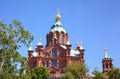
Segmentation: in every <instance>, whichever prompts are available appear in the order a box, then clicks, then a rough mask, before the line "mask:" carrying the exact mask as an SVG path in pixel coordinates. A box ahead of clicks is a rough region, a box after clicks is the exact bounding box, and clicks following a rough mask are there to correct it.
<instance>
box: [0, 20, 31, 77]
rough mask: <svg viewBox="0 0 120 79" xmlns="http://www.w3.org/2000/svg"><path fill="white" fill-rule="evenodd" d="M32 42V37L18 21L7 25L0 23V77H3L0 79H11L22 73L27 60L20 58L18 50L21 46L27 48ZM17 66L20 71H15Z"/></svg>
mask: <svg viewBox="0 0 120 79" xmlns="http://www.w3.org/2000/svg"><path fill="white" fill-rule="evenodd" d="M32 40H33V36H32V35H31V34H30V33H29V32H28V31H26V30H25V29H24V28H23V26H22V25H21V23H20V22H19V21H17V20H14V21H13V22H12V23H11V24H9V25H7V24H5V23H4V22H3V21H0V77H4V78H0V79H11V78H12V77H14V76H15V75H16V74H17V75H20V74H23V73H24V71H25V69H26V66H27V65H26V64H27V58H25V57H23V56H21V55H20V53H19V51H18V50H19V48H20V47H21V46H22V45H25V46H28V45H29V44H30V43H31V41H32ZM18 64H20V65H21V68H20V69H17V66H18ZM6 75H8V76H6ZM9 76H10V77H11V78H8V77H9Z"/></svg>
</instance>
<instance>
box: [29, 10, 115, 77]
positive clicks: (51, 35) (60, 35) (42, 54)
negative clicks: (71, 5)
mask: <svg viewBox="0 0 120 79" xmlns="http://www.w3.org/2000/svg"><path fill="white" fill-rule="evenodd" d="M60 19H61V16H60V14H59V12H58V14H57V16H56V19H55V23H54V24H53V26H51V28H50V31H49V32H48V33H47V35H46V46H45V47H44V48H43V45H42V39H40V40H39V42H38V44H37V45H36V48H35V50H33V49H32V46H30V47H29V49H28V67H29V68H30V69H32V68H35V67H38V66H46V67H47V68H48V70H49V72H50V78H51V79H60V78H61V77H62V76H63V75H64V68H65V67H66V66H67V65H68V64H70V63H71V62H74V61H77V62H78V63H80V64H82V63H84V51H85V49H84V48H83V46H82V43H80V42H78V43H77V44H76V48H75V50H73V49H71V47H72V45H71V44H70V42H69V34H68V33H67V32H66V30H65V28H64V26H63V25H62V23H61V21H60ZM104 50H105V52H104V57H103V59H102V67H103V73H104V75H105V76H106V79H107V75H106V74H107V72H108V71H109V70H110V69H111V68H112V66H113V64H112V58H111V57H110V56H109V55H108V53H107V48H105V49H104ZM86 76H87V77H86V79H93V77H94V75H91V74H87V75H86Z"/></svg>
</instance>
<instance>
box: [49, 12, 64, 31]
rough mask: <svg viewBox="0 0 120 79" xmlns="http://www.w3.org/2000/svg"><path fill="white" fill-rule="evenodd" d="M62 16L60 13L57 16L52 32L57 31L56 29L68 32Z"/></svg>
mask: <svg viewBox="0 0 120 79" xmlns="http://www.w3.org/2000/svg"><path fill="white" fill-rule="evenodd" d="M60 18H61V16H60V14H59V13H58V15H57V16H56V21H55V23H54V25H53V26H52V27H51V29H50V31H52V32H55V31H58V32H62V31H63V32H64V33H66V30H65V28H64V26H63V25H62V23H61V21H60Z"/></svg>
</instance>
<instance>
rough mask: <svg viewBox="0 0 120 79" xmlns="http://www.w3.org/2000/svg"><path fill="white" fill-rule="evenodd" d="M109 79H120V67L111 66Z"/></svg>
mask: <svg viewBox="0 0 120 79" xmlns="http://www.w3.org/2000/svg"><path fill="white" fill-rule="evenodd" d="M108 78H109V79H120V69H118V68H111V70H110V71H109V72H108Z"/></svg>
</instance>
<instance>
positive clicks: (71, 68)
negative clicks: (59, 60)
mask: <svg viewBox="0 0 120 79" xmlns="http://www.w3.org/2000/svg"><path fill="white" fill-rule="evenodd" d="M88 71H89V70H88V68H87V67H86V65H85V64H80V63H78V62H72V63H71V64H69V65H68V66H67V67H66V68H65V72H66V73H67V72H70V73H71V74H72V75H73V77H74V79H77V78H79V79H82V78H84V77H85V75H86V73H87V72H88Z"/></svg>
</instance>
